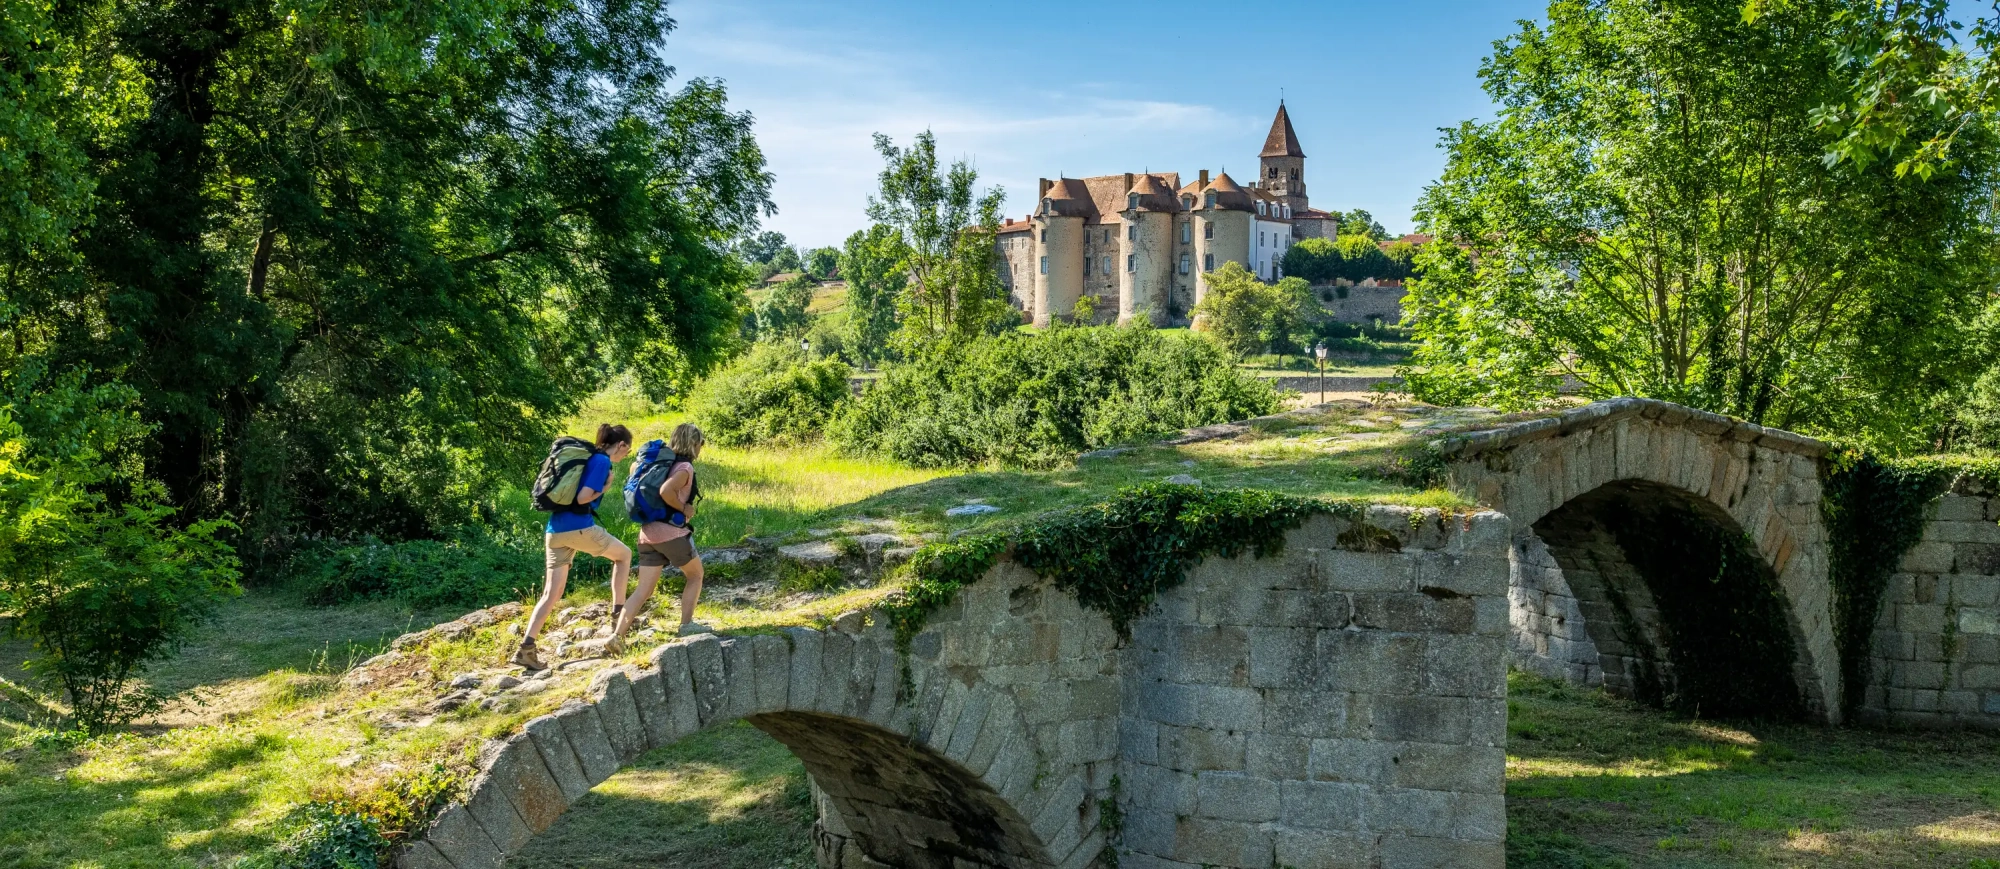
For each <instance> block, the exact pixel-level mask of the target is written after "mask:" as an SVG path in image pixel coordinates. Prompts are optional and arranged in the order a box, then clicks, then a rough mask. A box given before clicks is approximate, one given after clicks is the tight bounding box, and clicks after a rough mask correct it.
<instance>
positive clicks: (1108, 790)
mask: <svg viewBox="0 0 2000 869" xmlns="http://www.w3.org/2000/svg"><path fill="white" fill-rule="evenodd" d="M1508 537H1509V526H1508V524H1507V520H1506V519H1505V517H1502V516H1499V515H1497V514H1493V513H1476V514H1467V515H1456V516H1446V515H1441V514H1439V513H1438V512H1437V511H1412V510H1409V509H1406V508H1389V507H1375V508H1371V509H1370V510H1369V511H1368V513H1367V514H1366V516H1365V517H1363V518H1362V519H1360V520H1358V521H1349V520H1346V519H1338V518H1334V517H1319V518H1316V519H1314V520H1311V521H1310V522H1308V523H1307V524H1306V525H1305V526H1304V527H1302V528H1300V529H1299V530H1297V531H1294V532H1292V533H1291V534H1290V535H1289V537H1288V538H1287V546H1286V549H1285V550H1284V552H1283V553H1282V554H1280V555H1278V556H1274V557H1272V558H1269V559H1263V560H1257V559H1253V558H1250V557H1248V556H1245V557H1243V558H1239V559H1210V560H1208V561H1206V562H1204V563H1202V564H1200V565H1199V566H1197V567H1196V568H1195V570H1194V571H1193V572H1192V574H1191V575H1190V577H1189V580H1188V582H1187V583H1186V584H1184V585H1182V586H1180V587H1178V588H1176V589H1174V590H1172V591H1170V592H1168V593H1166V594H1165V595H1163V596H1162V598H1161V600H1160V601H1159V602H1158V606H1157V607H1156V608H1155V609H1154V611H1152V612H1151V613H1150V614H1148V615H1147V616H1145V617H1143V618H1142V619H1140V620H1138V621H1137V622H1135V623H1134V624H1133V626H1132V630H1131V636H1130V637H1129V638H1128V639H1125V640H1121V639H1120V638H1119V637H1118V636H1117V634H1116V633H1115V632H1114V631H1113V630H1112V628H1111V625H1110V623H1109V622H1108V621H1107V620H1106V619H1104V618H1103V617H1102V616H1100V615H1098V614H1096V613H1092V612H1088V611H1085V610H1083V609H1081V608H1080V607H1079V606H1078V605H1077V604H1076V602H1075V600H1074V599H1073V598H1071V597H1070V596H1069V595H1068V594H1067V593H1065V592H1062V591H1059V590H1056V589H1054V588H1052V587H1050V586H1049V585H1048V584H1047V583H1045V582H1042V581H1040V580H1039V579H1037V578H1036V577H1035V576H1034V575H1033V574H1032V573H1030V572H1028V571H1026V570H1025V569H1023V568H1021V567H1019V566H1017V565H1014V564H1011V563H1008V562H1004V561H1003V562H1002V563H1001V564H999V565H997V566H996V567H995V568H994V569H993V570H992V571H991V572H990V573H989V574H987V576H986V577H985V578H984V579H982V580H981V581H979V582H977V583H975V584H973V585H971V586H969V587H967V588H966V589H964V590H963V591H962V592H961V593H960V594H959V596H958V599H957V600H956V601H955V602H954V603H952V604H951V605H950V606H949V607H947V608H946V609H945V610H944V611H942V612H940V613H939V614H937V615H936V616H935V617H933V619H932V620H931V621H930V622H929V624H928V625H927V626H926V627H925V629H924V630H923V631H922V633H920V634H919V635H918V636H917V637H916V639H915V641H914V643H913V645H912V648H911V650H910V654H909V655H908V656H907V658H905V657H904V656H902V655H899V654H898V652H897V650H896V648H895V643H894V639H893V637H892V636H891V633H890V631H889V630H888V629H887V628H886V627H885V625H884V622H883V620H882V619H881V618H879V617H876V616H870V615H868V614H863V613H850V614H848V615H847V616H843V617H842V618H841V619H839V620H838V621H836V622H835V623H834V624H833V625H832V626H831V627H830V628H829V629H827V630H812V629H806V628H795V629H791V630H789V631H786V632H785V633H784V635H782V636H775V635H759V636H748V637H735V638H717V637H714V636H704V637H698V638H693V639H687V640H680V641H677V642H674V643H672V644H669V645H667V646H663V647H661V648H660V649H659V650H657V651H656V652H655V653H654V654H653V656H652V666H649V667H646V668H630V667H619V668H613V669H610V670H608V671H606V672H605V673H604V674H603V675H601V676H600V677H599V678H598V680H597V681H596V683H595V685H594V687H593V690H592V693H591V700H590V702H577V703H572V704H570V705H568V706H566V707H564V708H562V709H561V710H559V711H557V712H555V713H553V714H550V715H546V716H543V717H541V718H538V719H535V720H533V721H531V722H529V723H528V724H527V725H525V727H524V728H523V731H522V732H521V733H518V734H516V735H514V736H512V737H510V738H507V739H504V740H496V741H494V742H491V743H489V744H488V745H487V746H486V748H485V750H484V752H483V754H482V763H481V769H482V772H481V774H480V775H479V777H478V779H477V780H476V782H475V783H474V784H473V785H472V787H471V789H470V791H469V796H468V797H467V798H466V799H465V800H464V801H462V802H460V803H455V804H453V805H451V806H450V807H448V808H447V809H446V810H445V811H444V812H443V814H441V815H440V816H439V817H438V819H437V820H436V822H435V823H433V824H432V826H431V827H430V828H429V830H428V831H427V833H426V834H425V835H424V836H423V837H422V838H421V839H420V840H418V841H416V842H414V843H412V844H411V845H409V846H408V847H406V848H405V849H403V850H402V851H401V852H400V854H399V855H398V865H399V866H402V867H405V869H486V867H494V866H499V865H501V864H502V863H503V862H504V860H505V858H506V855H508V854H511V853H514V852H515V851H516V850H518V849H519V848H521V847H522V846H523V845H524V844H525V843H526V842H527V841H528V840H529V838H531V837H532V836H534V835H535V834H537V833H539V832H541V831H543V830H546V829H548V827H549V826H550V825H552V824H554V823H555V821H556V819H557V818H558V817H559V816H560V815H561V814H562V812H563V811H564V810H565V809H566V808H567V807H568V806H569V805H571V804H572V803H574V802H575V801H576V800H578V799H579V798H581V797H582V796H583V795H584V794H585V793H587V792H588V791H589V790H590V789H591V788H592V787H594V786H595V785H596V784H597V783H599V782H602V781H603V780H605V779H606V778H608V777H610V776H611V775H612V774H613V773H615V772H617V771H618V769H619V768H621V767H622V766H623V765H625V764H627V763H629V762H630V761H632V760H633V759H634V758H636V757H637V756H638V755H640V754H642V753H644V752H646V751H648V750H650V749H652V748H654V747H658V746H663V745H667V744H670V743H672V742H674V741H676V740H678V739H681V738H683V737H685V736H687V735H688V734H691V733H694V732H695V731H697V730H701V729H703V728H708V727H714V726H717V725H720V724H723V723H726V722H730V721H735V720H738V719H742V720H747V721H749V722H750V723H751V724H753V725H755V726H757V727H758V728H760V729H762V730H764V731H765V732H767V733H769V734H771V735H772V736H773V737H775V738H777V739H778V740H779V741H780V742H783V743H784V744H785V745H787V746H788V747H790V748H791V749H792V751H793V752H794V753H796V754H797V755H798V756H799V758H800V760H801V761H803V763H804V764H805V766H806V769H807V771H808V772H809V773H810V774H811V775H812V779H813V781H814V784H815V787H816V790H815V797H816V802H817V804H818V805H819V807H820V813H821V817H820V821H819V823H818V824H817V825H816V828H815V835H814V839H815V842H814V845H815V851H816V853H817V855H818V858H819V862H820V864H821V865H822V866H823V867H827V869H859V867H896V869H930V867H937V869H968V867H996V869H1026V867H1078V869H1080V867H1086V866H1095V865H1104V864H1103V863H1102V862H1101V861H1103V860H1104V858H1105V857H1106V855H1107V854H1112V853H1115V854H1116V855H1117V856H1118V860H1119V865H1120V866H1123V867H1127V869H1155V867H1158V869H1165V867H1173V869H1197V867H1204V866H1215V867H1256V869H1267V867H1273V866H1290V867H1296V869H1317V867H1336V866H1339V867H1346V866H1370V867H1382V869H1405V867H1408V869H1415V867H1439V869H1442V867H1492V869H1498V867H1501V866H1503V865H1505V853H1504V845H1503V842H1504V837H1505V833H1506V817H1505V812H1504V804H1503V797H1502V788H1503V775H1504V770H1505V756H1504V747H1503V743H1504V739H1505V733H1506V696H1505V695H1506V653H1507V634H1508V619H1507V609H1508V605H1507V597H1506V587H1507V576H1508V561H1507V558H1508V556H1507V546H1508ZM906 679H907V681H906ZM1110 807H1115V808H1116V811H1115V812H1107V811H1106V809H1107V808H1110Z"/></svg>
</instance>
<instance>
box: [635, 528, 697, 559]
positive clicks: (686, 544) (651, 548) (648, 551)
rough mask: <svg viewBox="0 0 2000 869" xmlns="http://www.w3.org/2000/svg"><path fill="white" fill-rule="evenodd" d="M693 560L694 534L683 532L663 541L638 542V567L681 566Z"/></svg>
mask: <svg viewBox="0 0 2000 869" xmlns="http://www.w3.org/2000/svg"><path fill="white" fill-rule="evenodd" d="M693 560H694V535H692V534H683V535H681V536H679V537H676V538H674V539H672V540H668V541H665V542H663V543H640V544H639V566H640V567H665V566H667V565H669V564H671V565H673V566H675V567H681V566H683V565H685V564H687V563H688V562H690V561H693Z"/></svg>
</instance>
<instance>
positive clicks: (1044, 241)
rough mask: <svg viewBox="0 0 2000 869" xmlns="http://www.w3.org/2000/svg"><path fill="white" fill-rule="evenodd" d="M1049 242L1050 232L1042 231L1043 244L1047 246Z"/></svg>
mask: <svg viewBox="0 0 2000 869" xmlns="http://www.w3.org/2000/svg"><path fill="white" fill-rule="evenodd" d="M1048 240H1049V231H1048V230H1046V229H1044V230H1042V243H1044V244H1047V243H1048Z"/></svg>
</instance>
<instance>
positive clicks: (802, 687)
mask: <svg viewBox="0 0 2000 869" xmlns="http://www.w3.org/2000/svg"><path fill="white" fill-rule="evenodd" d="M785 637H786V639H788V640H790V641H791V644H792V654H791V656H790V661H791V673H790V674H789V675H788V677H787V681H788V683H789V685H788V688H787V690H786V700H785V705H786V707H787V708H790V709H817V708H819V706H818V703H819V681H820V680H819V676H820V667H821V666H822V664H823V660H822V659H823V658H824V656H825V643H826V640H825V637H826V635H825V634H822V633H820V632H819V631H815V630H812V629H810V628H786V629H785Z"/></svg>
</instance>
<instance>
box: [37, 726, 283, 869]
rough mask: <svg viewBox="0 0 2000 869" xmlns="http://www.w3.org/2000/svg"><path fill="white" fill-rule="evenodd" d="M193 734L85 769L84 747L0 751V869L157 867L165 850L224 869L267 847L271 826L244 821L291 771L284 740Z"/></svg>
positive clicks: (181, 861)
mask: <svg viewBox="0 0 2000 869" xmlns="http://www.w3.org/2000/svg"><path fill="white" fill-rule="evenodd" d="M200 738H201V740H202V741H203V743H204V744H200V745H196V746H194V747H193V748H192V750H182V751H171V750H169V749H167V748H165V747H164V746H161V747H159V748H156V749H155V750H153V751H148V752H146V753H145V754H146V756H145V757H144V758H143V759H140V760H138V761H137V762H136V763H135V764H133V765H130V766H125V767H121V768H117V769H114V770H108V771H95V770H93V771H91V772H90V773H86V772H84V771H83V770H81V769H80V767H83V766H84V765H85V764H86V763H87V761H88V754H89V752H90V751H91V749H90V748H88V747H86V748H84V749H82V750H80V751H74V752H73V751H64V750H59V749H53V748H45V749H23V750H17V751H13V752H8V753H6V754H4V755H0V866H7V867H13V866H20V867H29V866H37V867H39V866H72V865H74V866H86V865H87V866H156V865H162V864H161V862H160V858H161V857H162V856H164V855H173V856H175V857H176V858H178V859H176V860H175V861H174V864H178V865H186V866H196V865H226V864H227V863H228V862H229V860H228V858H230V857H233V856H235V855H240V854H244V853H247V852H250V851H252V850H255V849H258V848H262V847H266V846H268V845H269V844H270V843H271V839H270V838H269V834H270V832H271V829H272V826H273V825H272V824H269V823H262V822H256V823H253V822H249V821H250V820H251V818H252V817H253V816H254V815H256V814H257V810H258V808H259V807H260V806H262V805H264V804H265V800H264V791H265V790H266V789H267V788H271V787H280V788H284V787H288V786H290V785H292V784H294V783H293V782H292V781H291V779H292V778H293V777H294V776H295V775H296V770H295V769H294V768H292V767H291V766H290V765H289V764H287V763H284V762H282V758H280V757H278V755H280V754H282V753H284V752H286V751H287V750H288V748H289V744H288V742H287V739H286V737H284V736H282V735H279V734H276V733H272V732H258V733H250V732H241V731H239V732H233V733H223V732H214V731H209V732H205V733H203V734H202V736H201V737H200ZM113 739H119V737H113ZM123 749H124V747H123V746H119V747H115V748H109V749H107V751H109V752H119V751H121V750H123ZM100 776H113V777H111V778H109V779H108V780H107V779H105V778H101V777H100ZM168 865H173V864H168Z"/></svg>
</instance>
